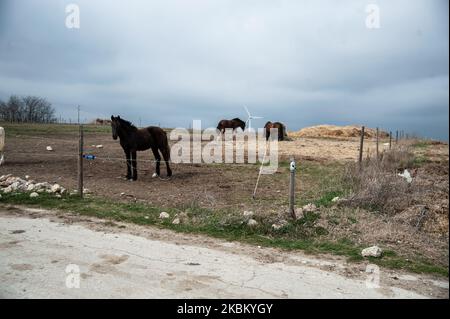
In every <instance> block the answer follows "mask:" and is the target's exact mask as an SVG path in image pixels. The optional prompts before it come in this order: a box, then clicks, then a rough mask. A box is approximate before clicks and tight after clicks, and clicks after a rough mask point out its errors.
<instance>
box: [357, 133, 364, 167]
mask: <svg viewBox="0 0 450 319" xmlns="http://www.w3.org/2000/svg"><path fill="white" fill-rule="evenodd" d="M363 147H364V126H363V127H361V142H360V145H359V159H358V162H359V168H360V169H361V168H362V159H363Z"/></svg>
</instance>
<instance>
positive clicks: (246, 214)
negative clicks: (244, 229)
mask: <svg viewBox="0 0 450 319" xmlns="http://www.w3.org/2000/svg"><path fill="white" fill-rule="evenodd" d="M253 215H254V213H253V212H252V211H247V210H246V211H244V217H246V218H252V217H253Z"/></svg>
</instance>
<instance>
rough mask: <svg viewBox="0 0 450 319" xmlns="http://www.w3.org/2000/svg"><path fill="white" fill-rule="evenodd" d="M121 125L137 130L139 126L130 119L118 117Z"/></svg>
mask: <svg viewBox="0 0 450 319" xmlns="http://www.w3.org/2000/svg"><path fill="white" fill-rule="evenodd" d="M118 121H119V123H120V125H121V126H123V127H125V129H128V130H137V127H136V126H134V125H133V123H131V122H130V121H127V120H124V119H121V118H119V119H118Z"/></svg>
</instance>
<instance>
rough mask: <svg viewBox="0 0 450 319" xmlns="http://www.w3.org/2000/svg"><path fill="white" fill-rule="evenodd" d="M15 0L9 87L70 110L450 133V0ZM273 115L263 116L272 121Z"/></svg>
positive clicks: (9, 32) (6, 32) (3, 71)
mask: <svg viewBox="0 0 450 319" xmlns="http://www.w3.org/2000/svg"><path fill="white" fill-rule="evenodd" d="M70 2H75V3H78V4H79V6H80V9H81V28H80V29H79V30H69V29H66V28H65V26H64V19H65V13H64V7H65V4H67V3H69V1H62V2H57V1H51V0H43V1H36V0H30V1H26V2H25V1H10V0H8V1H2V2H1V3H2V4H1V5H0V98H3V99H6V98H7V97H8V96H9V95H10V94H13V93H17V94H36V95H41V96H46V97H48V99H49V100H50V101H52V102H53V104H54V105H55V106H56V108H57V110H58V111H59V112H60V113H61V114H62V116H63V117H72V118H74V115H75V111H74V109H75V105H77V104H81V105H82V107H83V110H84V112H85V113H84V115H85V116H86V117H97V116H109V115H110V114H121V115H122V116H123V117H125V118H126V117H129V118H130V119H131V120H133V121H135V122H137V121H138V120H139V119H141V120H142V122H143V123H147V124H158V123H161V124H162V125H165V126H188V125H189V124H188V123H189V122H190V121H192V120H193V119H202V120H203V121H204V124H205V125H206V126H214V125H215V124H216V121H217V120H219V119H221V118H226V117H234V116H240V117H243V118H244V117H245V113H244V110H243V108H242V105H244V104H245V105H247V106H248V107H249V108H250V109H251V110H252V112H253V113H255V114H258V115H262V116H264V117H265V119H273V120H281V121H284V122H286V123H287V125H288V127H289V128H290V129H299V128H301V127H303V126H306V125H314V124H321V123H331V124H332V123H336V124H350V123H360V124H366V125H370V126H377V125H378V126H382V127H385V128H386V129H393V130H395V129H397V128H398V129H404V130H407V131H411V132H416V133H418V134H421V135H424V136H430V137H437V138H442V139H447V140H448V108H449V102H448V97H449V95H448V82H449V80H448V79H449V76H448V67H449V64H448V2H447V1H439V0H433V1H425V0H418V1H414V2H411V1H404V0H396V1H387V0H384V1H382V0H379V1H376V3H377V4H379V6H380V9H381V29H377V30H369V29H367V28H366V27H365V24H364V22H365V18H366V13H365V5H366V4H367V3H369V2H367V3H365V2H364V1H357V0H346V1H345V3H342V2H339V3H337V2H336V1H329V0H319V1H307V0H303V1H294V0H292V1H287V0H286V1H281V0H280V1H226V0H222V1H201V0H183V1H182V0H169V1H137V0H134V1H128V2H127V3H126V4H125V3H124V2H119V1H117V2H112V1H88V0H82V1H70ZM263 122H264V121H261V123H259V124H261V125H262V124H264V123H263Z"/></svg>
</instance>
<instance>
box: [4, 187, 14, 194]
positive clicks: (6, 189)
mask: <svg viewBox="0 0 450 319" xmlns="http://www.w3.org/2000/svg"><path fill="white" fill-rule="evenodd" d="M12 191H13V189H12V188H11V186H8V187H6V188H4V189H3V194H8V193H12Z"/></svg>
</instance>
